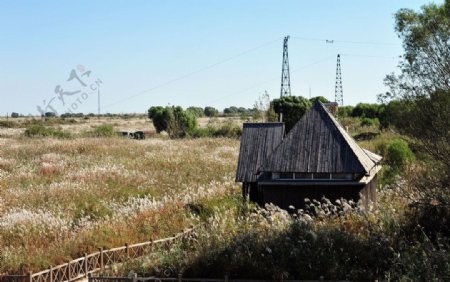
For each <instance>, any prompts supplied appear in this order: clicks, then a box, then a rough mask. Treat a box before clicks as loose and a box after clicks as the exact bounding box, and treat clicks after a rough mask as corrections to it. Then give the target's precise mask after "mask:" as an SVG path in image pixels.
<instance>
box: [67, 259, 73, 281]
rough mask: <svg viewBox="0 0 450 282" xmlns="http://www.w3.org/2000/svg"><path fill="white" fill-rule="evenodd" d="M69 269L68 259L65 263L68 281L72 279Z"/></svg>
mask: <svg viewBox="0 0 450 282" xmlns="http://www.w3.org/2000/svg"><path fill="white" fill-rule="evenodd" d="M71 276H72V275H71V271H70V261H69V262H68V263H67V279H69V282H70V281H72V279H71Z"/></svg>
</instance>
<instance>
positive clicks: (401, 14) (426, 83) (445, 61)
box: [380, 0, 450, 99]
mask: <svg viewBox="0 0 450 282" xmlns="http://www.w3.org/2000/svg"><path fill="white" fill-rule="evenodd" d="M395 20H396V25H395V29H396V31H397V33H398V35H399V37H400V38H401V39H402V40H403V46H404V48H405V54H404V55H403V61H402V62H401V63H400V65H399V68H400V74H398V75H396V74H391V75H388V76H387V77H386V79H385V83H386V84H387V85H388V86H389V87H390V92H389V93H386V94H385V95H380V98H381V99H387V98H392V97H402V98H405V99H413V98H414V97H420V96H429V95H430V94H431V93H434V92H436V91H437V90H448V89H449V88H450V48H449V42H450V1H449V0H445V2H444V3H442V4H440V5H438V4H428V5H424V6H422V9H421V11H420V12H415V11H413V10H411V9H401V10H399V11H398V12H397V13H396V15H395Z"/></svg>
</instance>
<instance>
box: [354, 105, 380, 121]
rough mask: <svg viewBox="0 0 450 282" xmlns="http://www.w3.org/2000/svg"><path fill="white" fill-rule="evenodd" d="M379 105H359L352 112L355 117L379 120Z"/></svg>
mask: <svg viewBox="0 0 450 282" xmlns="http://www.w3.org/2000/svg"><path fill="white" fill-rule="evenodd" d="M379 108H380V105H378V104H367V103H359V104H357V105H356V107H354V108H353V110H352V116H353V117H366V118H377V117H378V116H379V114H378V113H379Z"/></svg>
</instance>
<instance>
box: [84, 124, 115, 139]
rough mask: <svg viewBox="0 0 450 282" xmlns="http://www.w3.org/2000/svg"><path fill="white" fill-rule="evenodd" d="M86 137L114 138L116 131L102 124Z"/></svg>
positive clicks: (110, 126) (111, 126)
mask: <svg viewBox="0 0 450 282" xmlns="http://www.w3.org/2000/svg"><path fill="white" fill-rule="evenodd" d="M88 135H89V136H92V137H112V136H116V130H115V128H114V126H113V125H112V124H102V125H99V126H96V127H95V128H94V129H93V130H92V131H89V132H88Z"/></svg>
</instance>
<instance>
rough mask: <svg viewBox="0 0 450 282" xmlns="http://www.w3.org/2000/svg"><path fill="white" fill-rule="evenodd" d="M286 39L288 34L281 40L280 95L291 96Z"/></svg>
mask: <svg viewBox="0 0 450 282" xmlns="http://www.w3.org/2000/svg"><path fill="white" fill-rule="evenodd" d="M288 40H289V35H288V36H286V37H285V38H284V41H283V64H282V67H281V92H280V97H284V96H291V77H290V74H289V57H288Z"/></svg>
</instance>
